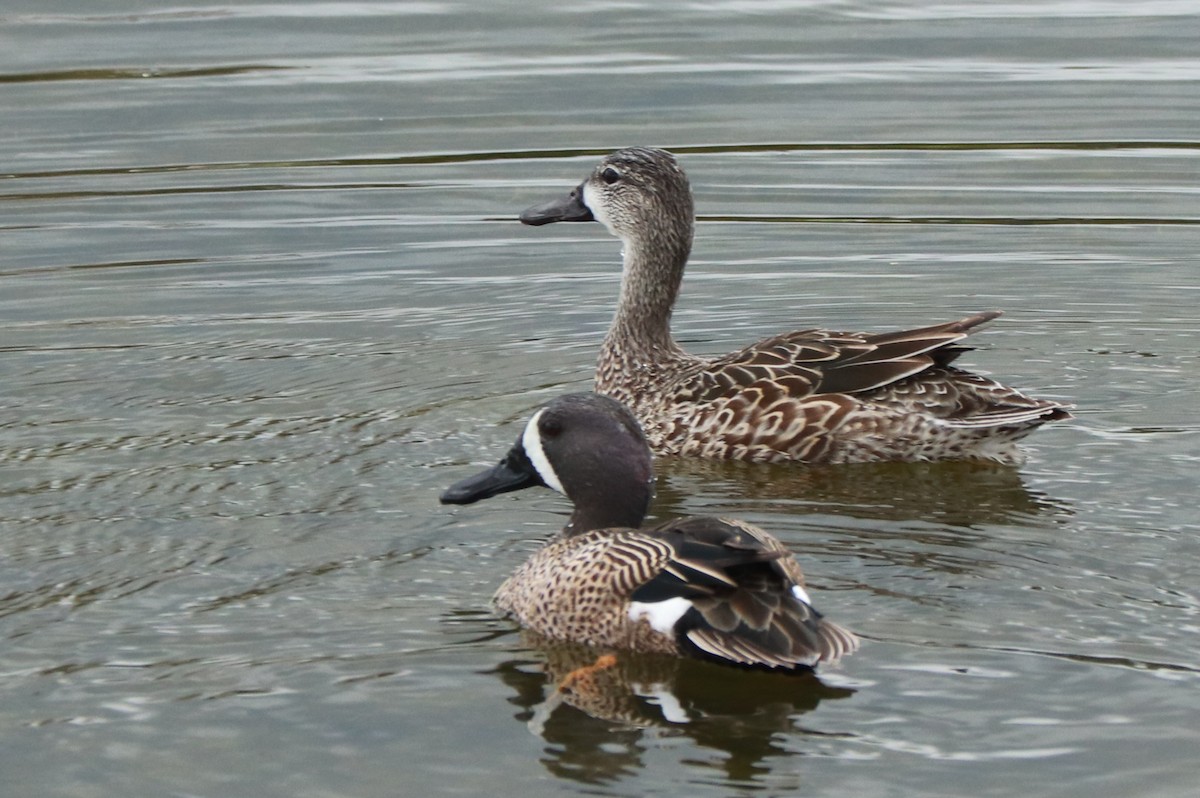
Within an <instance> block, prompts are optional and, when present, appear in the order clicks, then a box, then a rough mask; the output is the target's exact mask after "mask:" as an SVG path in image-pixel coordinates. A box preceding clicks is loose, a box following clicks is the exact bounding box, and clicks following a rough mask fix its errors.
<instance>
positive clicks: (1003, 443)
mask: <svg viewBox="0 0 1200 798" xmlns="http://www.w3.org/2000/svg"><path fill="white" fill-rule="evenodd" d="M997 315H999V314H998V313H981V314H977V315H975V316H969V317H967V318H965V319H961V320H958V321H955V322H949V323H946V324H941V325H936V326H933V327H927V328H922V329H919V330H908V331H903V332H895V333H885V334H875V335H871V334H863V333H840V332H830V331H825V330H800V331H796V332H791V333H785V334H782V335H778V336H774V337H772V338H768V339H766V340H763V341H760V342H758V343H757V344H754V345H752V346H750V347H747V348H745V349H743V350H741V351H738V352H735V353H733V354H730V355H727V356H725V357H721V358H716V359H713V360H703V359H699V358H693V357H691V356H685V357H681V358H679V359H676V360H674V361H671V360H669V359H666V358H660V359H659V361H658V362H648V363H647V362H645V360H643V362H642V363H641V364H639V365H635V364H633V363H631V362H629V360H628V359H627V358H621V357H620V354H619V353H616V356H617V359H620V360H621V361H622V362H616V359H612V358H610V362H605V357H603V356H602V358H601V367H600V368H599V369H598V371H597V384H596V389H597V391H598V392H600V393H604V394H606V395H609V396H612V397H614V398H616V399H618V400H620V401H623V402H625V403H626V404H628V405H629V406H630V407H631V408H632V409H633V412H634V414H635V415H636V416H637V417H638V420H639V422H641V424H642V426H643V428H644V429H645V431H646V434H647V437H648V438H649V440H650V442H651V446H652V447H653V448H654V449H655V451H657V452H659V453H661V454H675V455H691V456H701V457H708V458H716V459H738V460H755V461H765V462H780V461H803V462H810V463H845V462H868V461H874V460H940V459H964V458H982V459H989V460H996V461H999V462H1005V463H1015V462H1019V460H1020V454H1019V452H1018V450H1017V449H1016V446H1015V443H1016V441H1018V440H1020V439H1021V438H1023V437H1024V436H1025V435H1027V434H1029V433H1030V432H1031V431H1033V430H1034V429H1035V428H1036V427H1038V426H1040V425H1041V424H1043V423H1045V422H1046V421H1050V420H1054V419H1058V418H1065V417H1069V415H1070V414H1069V413H1068V412H1067V410H1066V409H1065V407H1064V406H1063V405H1061V404H1059V403H1057V402H1053V401H1047V400H1041V399H1033V398H1031V397H1028V396H1026V395H1024V394H1022V393H1021V392H1019V391H1017V390H1015V389H1013V388H1009V387H1007V386H1005V385H1003V384H1001V383H999V382H996V381H995V380H991V379H988V378H986V377H982V376H980V375H977V374H973V373H971V372H967V371H964V370H962V369H958V368H955V367H953V366H951V365H949V364H950V363H951V362H952V361H953V360H954V359H955V358H957V357H958V355H960V354H961V353H962V352H964V351H966V348H965V347H963V346H960V345H959V344H958V342H959V341H960V340H961V339H963V338H965V337H966V335H967V332H968V331H969V330H970V329H971V328H973V327H975V326H977V325H979V324H982V323H983V322H985V321H988V320H990V319H992V318H995V317H996V316H997Z"/></svg>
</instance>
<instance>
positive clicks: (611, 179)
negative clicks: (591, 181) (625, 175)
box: [600, 166, 621, 186]
mask: <svg viewBox="0 0 1200 798" xmlns="http://www.w3.org/2000/svg"><path fill="white" fill-rule="evenodd" d="M600 179H601V180H603V181H604V182H605V183H608V184H609V185H610V186H611V185H612V184H613V183H616V182H617V181H618V180H620V179H621V173H620V172H618V171H617V170H616V169H613V168H612V167H611V166H606V167H604V171H602V172H601V173H600Z"/></svg>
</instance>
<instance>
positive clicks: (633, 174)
mask: <svg viewBox="0 0 1200 798" xmlns="http://www.w3.org/2000/svg"><path fill="white" fill-rule="evenodd" d="M694 215H695V211H694V206H693V204H692V190H691V187H690V186H689V185H688V179H687V175H686V174H684V172H683V170H682V169H680V168H679V164H678V163H676V161H675V156H673V155H672V154H671V153H669V152H667V151H666V150H659V149H654V148H652V147H630V148H629V149H624V150H617V151H616V152H614V153H613V154H611V155H609V156H607V157H606V158H605V159H604V160H602V161H601V162H600V163H599V164H597V165H596V168H595V169H593V170H592V173H591V175H589V176H588V178H587V179H586V180H584V181H583V182H582V183H581V184H579V186H578V187H576V188H575V189H574V190H573V191H572V192H571V193H570V194H568V195H567V196H565V197H560V198H559V199H555V200H551V201H550V202H546V203H543V204H541V205H535V206H534V207H532V208H529V209H527V210H526V211H524V212H523V213H522V214H521V216H520V219H521V221H522V222H523V223H525V224H531V225H542V224H550V223H552V222H590V221H598V222H601V223H602V224H604V226H605V227H607V228H608V231H609V232H610V233H612V234H613V235H615V236H617V237H618V238H620V239H622V240H623V241H626V242H630V241H641V240H645V239H647V238H651V237H653V236H656V235H660V234H662V233H664V232H671V233H674V234H675V235H676V236H684V237H685V238H686V239H687V241H688V242H689V243H690V241H691V232H692V221H693V217H694Z"/></svg>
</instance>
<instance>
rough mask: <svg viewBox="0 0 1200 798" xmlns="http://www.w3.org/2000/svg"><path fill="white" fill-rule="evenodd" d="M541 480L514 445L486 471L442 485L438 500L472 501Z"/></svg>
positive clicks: (446, 502)
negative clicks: (443, 488) (448, 485)
mask: <svg viewBox="0 0 1200 798" xmlns="http://www.w3.org/2000/svg"><path fill="white" fill-rule="evenodd" d="M542 484H544V483H543V482H542V478H541V477H540V476H538V473H537V469H535V468H534V467H533V464H532V463H530V462H529V458H528V457H526V456H525V452H524V451H523V450H520V449H514V450H513V451H511V452H509V453H508V456H506V457H505V458H504V459H503V460H501V461H500V462H499V463H497V464H496V465H494V466H492V467H491V468H489V469H488V470H487V471H483V472H481V473H478V474H476V475H475V476H473V477H467V478H466V479H464V480H462V481H461V482H455V483H454V484H453V485H451V486H450V487H448V488H446V490H445V492H444V493H442V495H441V497H440V498H439V501H440V502H441V503H442V504H474V503H475V502H477V501H480V500H482V499H490V498H491V497H492V496H497V495H499V494H501V493H511V492H512V491H514V490H523V489H525V488H532V487H536V486H538V485H542Z"/></svg>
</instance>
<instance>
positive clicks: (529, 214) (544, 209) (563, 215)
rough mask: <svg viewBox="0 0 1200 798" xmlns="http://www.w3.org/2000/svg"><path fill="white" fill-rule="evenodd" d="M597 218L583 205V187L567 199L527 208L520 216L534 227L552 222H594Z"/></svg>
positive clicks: (561, 198)
mask: <svg viewBox="0 0 1200 798" xmlns="http://www.w3.org/2000/svg"><path fill="white" fill-rule="evenodd" d="M595 218H596V217H594V216H592V212H591V210H590V209H589V208H588V206H586V205H584V204H583V186H579V187H578V188H576V189H575V190H574V191H572V192H571V193H570V194H568V195H567V196H565V197H559V198H558V199H555V200H550V201H549V202H544V203H542V204H541V205H534V206H533V207H532V208H526V209H525V210H524V211H522V212H521V216H520V219H521V222H522V223H523V224H531V225H534V226H537V225H540V224H550V223H551V222H592V221H595Z"/></svg>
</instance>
